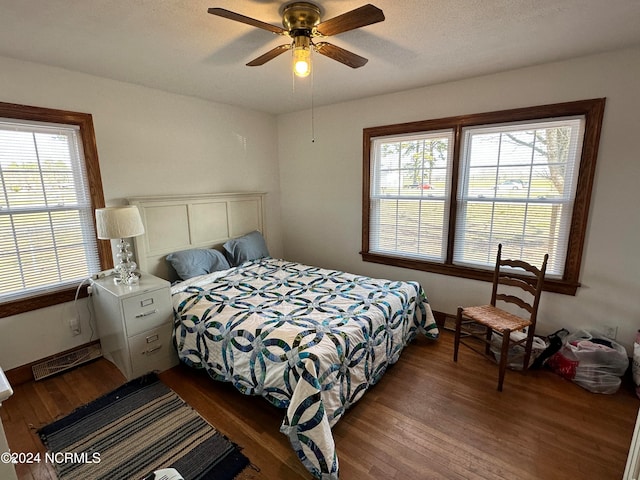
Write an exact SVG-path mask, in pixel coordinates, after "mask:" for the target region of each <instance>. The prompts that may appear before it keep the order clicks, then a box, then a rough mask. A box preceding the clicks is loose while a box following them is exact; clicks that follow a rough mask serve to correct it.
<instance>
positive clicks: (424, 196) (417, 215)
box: [371, 130, 453, 261]
mask: <svg viewBox="0 0 640 480" xmlns="http://www.w3.org/2000/svg"><path fill="white" fill-rule="evenodd" d="M452 144H453V132H452V131H451V130H448V131H442V132H431V133H424V134H418V135H411V136H399V137H388V138H380V139H376V140H374V142H373V151H374V156H375V158H374V164H373V174H372V175H371V251H372V252H376V253H383V254H389V255H401V256H407V257H414V258H423V259H429V260H435V261H444V258H445V254H446V251H445V249H444V246H445V245H446V241H445V239H446V235H447V226H448V220H449V192H450V190H451V188H450V180H451V151H452Z"/></svg>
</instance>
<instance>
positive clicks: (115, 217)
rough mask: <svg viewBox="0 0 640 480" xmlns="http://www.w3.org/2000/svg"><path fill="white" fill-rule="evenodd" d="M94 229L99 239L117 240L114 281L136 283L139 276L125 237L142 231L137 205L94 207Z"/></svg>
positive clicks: (127, 283) (126, 283) (134, 235)
mask: <svg viewBox="0 0 640 480" xmlns="http://www.w3.org/2000/svg"><path fill="white" fill-rule="evenodd" d="M96 230H97V232H98V238H99V239H101V240H115V239H117V240H119V242H118V243H117V248H118V253H117V254H116V258H118V259H119V263H118V265H116V266H115V268H114V272H115V274H116V276H115V278H114V281H115V283H116V284H123V285H133V284H136V283H138V279H139V278H140V277H139V275H137V274H136V273H135V269H136V267H137V265H136V263H135V262H134V261H133V253H131V251H130V250H129V243H128V242H126V241H125V239H126V238H130V237H137V236H138V235H142V234H143V233H144V225H142V218H141V217H140V212H139V211H138V207H136V206H135V205H128V206H124V207H107V208H98V209H96Z"/></svg>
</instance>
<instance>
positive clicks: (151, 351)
mask: <svg viewBox="0 0 640 480" xmlns="http://www.w3.org/2000/svg"><path fill="white" fill-rule="evenodd" d="M161 348H162V345H158V346H157V347H153V348H150V349H148V350H145V351H144V352H142V354H143V355H151V354H152V353H154V352H157V351H158V350H160V349H161Z"/></svg>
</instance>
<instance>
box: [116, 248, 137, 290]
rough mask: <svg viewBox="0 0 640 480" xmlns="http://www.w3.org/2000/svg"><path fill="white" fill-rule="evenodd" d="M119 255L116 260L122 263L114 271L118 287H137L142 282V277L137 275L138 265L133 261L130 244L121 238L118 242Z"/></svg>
mask: <svg viewBox="0 0 640 480" xmlns="http://www.w3.org/2000/svg"><path fill="white" fill-rule="evenodd" d="M117 246H118V253H117V254H116V258H118V259H120V263H119V264H118V265H116V266H115V268H114V269H113V271H114V273H115V278H114V279H113V281H114V283H115V284H116V285H136V284H137V283H138V281H139V280H140V275H138V274H137V273H135V270H136V268H137V266H138V265H136V262H134V261H133V260H132V258H133V253H131V252H130V251H129V244H128V243H127V242H125V240H124V238H121V239H120V241H119V242H118V245H117Z"/></svg>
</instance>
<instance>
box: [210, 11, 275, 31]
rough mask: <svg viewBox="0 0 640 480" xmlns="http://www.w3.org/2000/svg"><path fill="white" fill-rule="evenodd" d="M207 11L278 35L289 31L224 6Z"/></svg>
mask: <svg viewBox="0 0 640 480" xmlns="http://www.w3.org/2000/svg"><path fill="white" fill-rule="evenodd" d="M207 12H209V13H210V14H212V15H217V16H218V17H223V18H228V19H229V20H235V21H236V22H242V23H246V24H247V25H251V26H252V27H258V28H262V29H263V30H269V31H270V32H273V33H277V34H278V35H285V34H287V31H286V30H285V29H284V28H282V27H278V26H276V25H271V24H270V23H266V22H261V21H260V20H256V19H255V18H251V17H246V16H244V15H240V14H239V13H235V12H232V11H230V10H226V9H224V8H210V9H208V10H207Z"/></svg>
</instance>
